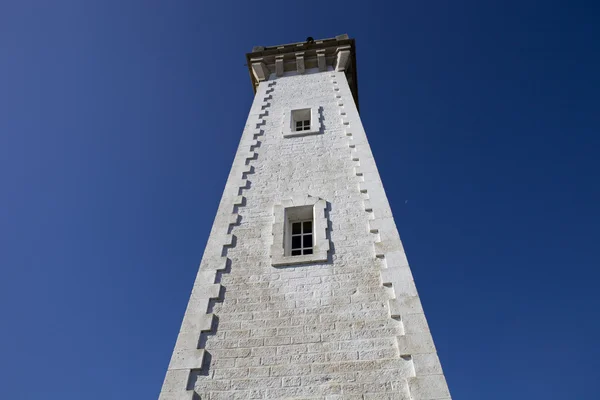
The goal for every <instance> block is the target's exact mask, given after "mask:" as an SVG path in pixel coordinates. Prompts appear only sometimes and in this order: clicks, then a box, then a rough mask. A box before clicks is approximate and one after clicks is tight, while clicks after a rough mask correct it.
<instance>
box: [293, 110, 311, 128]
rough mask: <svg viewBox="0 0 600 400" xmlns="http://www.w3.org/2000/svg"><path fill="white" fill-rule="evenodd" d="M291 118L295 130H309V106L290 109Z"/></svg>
mask: <svg viewBox="0 0 600 400" xmlns="http://www.w3.org/2000/svg"><path fill="white" fill-rule="evenodd" d="M292 120H293V122H294V126H295V131H296V132H302V131H309V130H310V108H305V109H303V110H294V111H292Z"/></svg>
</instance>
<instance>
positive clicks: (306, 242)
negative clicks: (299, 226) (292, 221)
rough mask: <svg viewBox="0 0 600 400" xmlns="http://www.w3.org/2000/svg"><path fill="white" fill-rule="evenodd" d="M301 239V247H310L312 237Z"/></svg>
mask: <svg viewBox="0 0 600 400" xmlns="http://www.w3.org/2000/svg"><path fill="white" fill-rule="evenodd" d="M302 237H303V238H304V239H303V240H302V247H312V235H304V236H302Z"/></svg>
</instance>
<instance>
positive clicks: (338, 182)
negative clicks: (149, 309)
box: [160, 35, 450, 400]
mask: <svg viewBox="0 0 600 400" xmlns="http://www.w3.org/2000/svg"><path fill="white" fill-rule="evenodd" d="M246 59H247V65H248V68H249V72H250V79H251V82H252V87H253V89H254V91H255V97H254V102H253V104H252V108H251V109H250V114H249V116H248V120H247V122H246V125H245V127H244V130H243V133H242V138H241V140H240V145H239V147H238V150H237V153H236V155H235V159H234V161H233V166H232V168H231V172H230V174H229V177H228V179H227V184H226V186H225V190H224V193H223V197H222V199H221V203H220V205H219V209H218V213H217V216H216V218H215V221H214V224H213V227H212V230H211V232H210V237H209V239H208V243H207V246H206V249H205V251H204V256H203V258H202V261H201V263H200V268H199V271H198V275H197V277H196V280H195V282H194V286H193V288H192V293H191V295H190V300H189V303H188V306H187V309H186V311H185V315H184V317H183V322H182V325H181V329H180V331H179V335H178V337H177V342H176V344H175V349H174V351H173V356H172V358H171V362H170V364H169V367H168V370H167V374H166V377H165V380H164V384H163V387H162V390H161V393H160V400H183V399H187V400H192V399H210V400H217V399H227V400H229V399H365V400H366V399H377V400H381V399H402V400H449V399H450V393H449V391H448V387H447V385H446V381H445V378H444V375H443V372H442V368H441V365H440V361H439V359H438V356H437V354H436V349H435V346H434V344H433V340H432V338H431V333H430V331H429V327H428V325H427V321H426V319H425V314H424V313H423V308H422V307H421V302H420V301H419V296H418V294H417V290H416V288H415V283H414V281H413V278H412V274H411V270H410V267H409V265H408V261H407V258H406V255H405V253H404V248H403V247H402V242H401V241H400V237H399V235H398V231H397V229H396V224H395V223H394V218H393V216H392V211H391V209H390V205H389V203H388V200H387V198H386V195H385V191H384V189H383V185H382V182H381V179H380V177H379V173H378V171H377V167H376V165H375V160H374V159H373V155H372V153H371V149H370V147H369V143H368V142H367V137H366V135H365V130H364V128H363V125H362V123H361V120H360V115H359V107H358V86H357V69H356V51H355V43H354V40H353V39H350V38H349V37H348V36H347V35H340V36H336V37H335V38H332V39H323V40H313V39H312V38H309V39H308V40H307V41H306V42H301V43H292V44H286V45H281V46H273V47H255V48H254V49H253V50H252V52H251V53H249V54H247V55H246Z"/></svg>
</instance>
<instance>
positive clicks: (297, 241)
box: [292, 236, 302, 249]
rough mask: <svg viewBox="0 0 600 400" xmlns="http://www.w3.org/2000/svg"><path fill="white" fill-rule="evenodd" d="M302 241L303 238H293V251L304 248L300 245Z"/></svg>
mask: <svg viewBox="0 0 600 400" xmlns="http://www.w3.org/2000/svg"><path fill="white" fill-rule="evenodd" d="M300 239H302V236H292V249H299V248H300V247H302V246H301V245H300Z"/></svg>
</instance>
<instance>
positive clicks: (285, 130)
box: [281, 106, 322, 138]
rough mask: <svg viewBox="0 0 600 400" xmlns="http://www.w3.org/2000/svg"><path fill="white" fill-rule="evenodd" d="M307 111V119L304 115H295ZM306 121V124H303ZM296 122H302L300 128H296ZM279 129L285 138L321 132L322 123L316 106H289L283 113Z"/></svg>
mask: <svg viewBox="0 0 600 400" xmlns="http://www.w3.org/2000/svg"><path fill="white" fill-rule="evenodd" d="M307 112H308V115H309V117H308V119H306V117H305V116H300V117H298V116H297V115H298V114H305V113H307ZM306 121H309V123H308V125H306V124H305V123H306ZM297 123H301V124H302V129H301V130H297ZM281 130H282V134H283V137H285V138H289V137H296V136H306V135H316V134H319V133H321V131H322V123H321V121H320V119H319V112H318V107H307V106H299V107H291V108H290V109H289V110H287V112H285V113H284V116H283V122H282V127H281Z"/></svg>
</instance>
